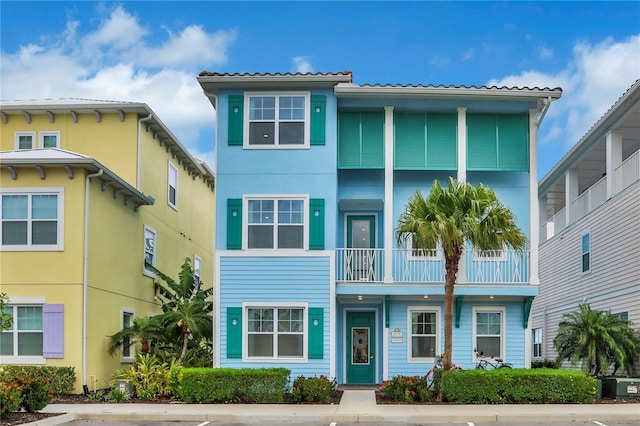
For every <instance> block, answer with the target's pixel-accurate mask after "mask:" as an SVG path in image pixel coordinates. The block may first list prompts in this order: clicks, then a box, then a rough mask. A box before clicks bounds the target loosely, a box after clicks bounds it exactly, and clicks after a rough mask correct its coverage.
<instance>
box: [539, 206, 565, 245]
mask: <svg viewBox="0 0 640 426" xmlns="http://www.w3.org/2000/svg"><path fill="white" fill-rule="evenodd" d="M566 227H567V212H566V209H561V210H560V211H559V212H558V213H556V214H555V215H553V217H551V219H549V220H548V221H546V222H545V223H543V224H542V226H541V227H540V241H542V242H545V241H547V240H548V239H549V238H552V237H553V236H554V235H556V234H557V233H558V232H560V231H562V230H563V229H564V228H566Z"/></svg>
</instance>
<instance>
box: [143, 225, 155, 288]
mask: <svg viewBox="0 0 640 426" xmlns="http://www.w3.org/2000/svg"><path fill="white" fill-rule="evenodd" d="M147 265H151V266H156V231H155V229H153V228H151V227H149V226H147V225H145V226H144V267H143V273H144V274H145V275H148V276H151V277H155V273H154V272H153V270H152V269H151V268H149V267H148V266H147Z"/></svg>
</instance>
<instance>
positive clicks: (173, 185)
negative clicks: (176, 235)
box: [167, 163, 178, 210]
mask: <svg viewBox="0 0 640 426" xmlns="http://www.w3.org/2000/svg"><path fill="white" fill-rule="evenodd" d="M167 198H168V200H169V205H170V206H171V207H173V208H174V209H176V210H177V209H178V169H177V168H176V166H174V165H173V164H171V163H169V185H168V195H167Z"/></svg>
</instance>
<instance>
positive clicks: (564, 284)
mask: <svg viewBox="0 0 640 426" xmlns="http://www.w3.org/2000/svg"><path fill="white" fill-rule="evenodd" d="M586 232H589V233H590V234H591V237H590V238H591V252H590V263H591V268H590V269H591V270H590V271H589V272H588V273H584V274H583V273H582V271H581V246H580V245H581V237H582V235H584V234H585V233H586ZM583 302H586V303H588V304H589V305H590V306H591V308H593V309H601V310H608V311H611V312H612V313H614V314H617V313H622V312H627V313H628V319H629V320H630V321H632V322H633V323H634V324H635V327H636V328H637V327H639V326H640V182H636V183H635V184H634V185H633V186H631V187H629V188H627V190H625V191H623V192H622V193H620V194H618V195H616V196H615V197H614V198H612V199H611V200H609V201H608V202H606V203H605V204H603V205H601V206H600V207H598V208H597V209H596V210H594V211H593V212H591V213H590V214H588V215H587V216H585V217H583V218H582V219H580V220H578V221H577V222H575V223H573V224H571V225H570V226H569V227H567V228H566V229H564V230H563V231H562V232H560V233H558V234H557V235H555V236H554V237H553V238H551V239H550V240H548V241H546V242H544V244H542V245H541V246H540V292H539V295H538V297H536V298H535V300H534V302H533V305H532V309H531V320H530V325H531V327H532V328H542V333H543V337H542V339H543V340H542V341H543V345H542V346H543V347H542V357H543V358H546V359H555V357H556V355H557V353H556V351H555V350H554V348H553V339H554V338H555V336H556V333H557V328H558V323H559V322H560V321H561V320H562V316H563V315H564V314H565V313H568V312H572V311H576V310H577V309H578V305H579V304H580V303H583ZM566 366H567V367H568V364H567V365H566Z"/></svg>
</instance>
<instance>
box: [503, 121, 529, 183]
mask: <svg viewBox="0 0 640 426" xmlns="http://www.w3.org/2000/svg"><path fill="white" fill-rule="evenodd" d="M498 168H499V169H500V170H519V171H528V170H529V116H527V115H505V114H503V115H498Z"/></svg>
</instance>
